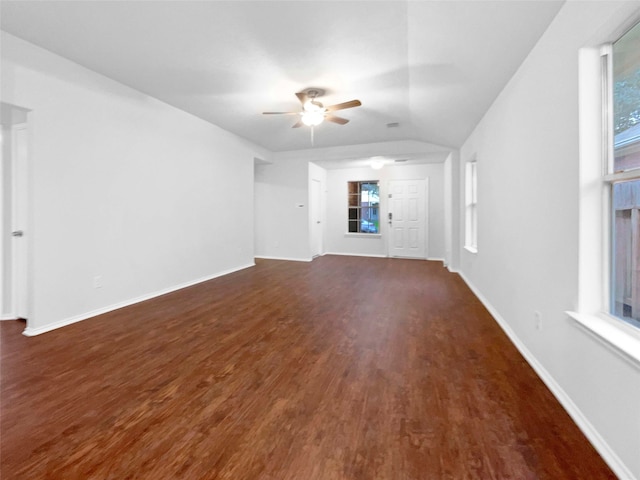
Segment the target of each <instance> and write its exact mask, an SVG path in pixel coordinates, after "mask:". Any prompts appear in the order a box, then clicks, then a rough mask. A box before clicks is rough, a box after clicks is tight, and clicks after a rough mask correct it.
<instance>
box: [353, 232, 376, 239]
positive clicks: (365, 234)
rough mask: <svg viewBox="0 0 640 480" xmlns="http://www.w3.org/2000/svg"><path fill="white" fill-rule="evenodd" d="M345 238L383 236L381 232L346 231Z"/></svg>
mask: <svg viewBox="0 0 640 480" xmlns="http://www.w3.org/2000/svg"><path fill="white" fill-rule="evenodd" d="M344 238H382V234H381V233H349V232H347V233H345V234H344Z"/></svg>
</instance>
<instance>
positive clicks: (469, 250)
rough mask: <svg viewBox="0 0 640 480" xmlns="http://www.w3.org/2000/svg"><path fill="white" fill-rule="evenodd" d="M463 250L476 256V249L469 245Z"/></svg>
mask: <svg viewBox="0 0 640 480" xmlns="http://www.w3.org/2000/svg"><path fill="white" fill-rule="evenodd" d="M464 249H465V250H466V251H467V252H469V253H473V254H477V253H478V247H472V246H470V245H465V246H464Z"/></svg>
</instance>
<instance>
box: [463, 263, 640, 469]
mask: <svg viewBox="0 0 640 480" xmlns="http://www.w3.org/2000/svg"><path fill="white" fill-rule="evenodd" d="M456 273H458V274H459V275H460V277H462V279H463V280H464V281H465V283H466V284H467V286H468V287H469V288H470V289H471V291H472V292H473V293H474V294H475V296H476V297H478V299H479V300H480V301H481V302H482V304H483V305H484V306H485V308H486V309H487V310H488V311H489V313H490V314H491V316H492V317H493V318H494V319H495V321H496V322H497V323H498V325H500V328H502V330H503V331H504V333H506V334H507V336H508V337H509V339H510V340H511V342H512V343H513V344H514V345H515V347H516V348H517V349H518V351H519V352H520V353H521V354H522V356H523V357H524V358H525V360H526V361H527V363H529V365H531V368H533V370H534V371H535V372H536V374H537V375H538V376H539V377H540V379H541V380H542V381H543V382H544V384H545V385H546V386H547V388H549V390H551V393H552V394H553V395H554V396H555V397H556V399H557V400H558V402H560V404H561V405H562V407H563V408H564V409H565V410H566V411H567V413H568V414H569V416H570V417H571V418H572V419H573V421H574V422H575V424H576V425H577V426H578V428H580V430H581V431H582V433H584V435H585V436H586V437H587V439H588V440H589V442H591V444H592V445H593V447H594V448H595V449H596V451H597V452H598V453H599V454H600V456H601V457H602V458H603V460H604V461H605V462H606V463H607V465H609V467H610V468H611V470H613V472H614V473H615V474H616V475H617V476H618V477H619V478H620V479H624V480H638V479H636V477H635V476H634V475H633V473H632V472H631V471H630V470H629V468H627V466H626V465H625V464H624V462H623V461H622V460H621V459H620V457H618V455H617V454H616V453H615V452H614V451H613V450H612V449H611V447H610V446H609V444H608V443H607V442H606V441H605V440H604V439H603V438H602V436H601V435H600V433H599V432H598V430H597V429H596V428H595V427H594V426H593V425H592V424H591V422H590V421H589V420H588V419H587V417H586V416H585V415H584V414H583V413H582V411H581V410H580V409H579V408H578V406H577V405H576V404H575V403H574V402H573V400H572V399H571V397H570V396H569V395H568V394H567V392H565V391H564V389H563V388H562V387H561V386H560V384H559V383H558V382H556V380H555V379H554V378H553V376H552V375H551V374H550V373H549V372H548V371H547V370H546V369H545V368H544V367H543V366H542V364H541V363H540V362H539V361H538V360H537V359H536V357H535V356H534V355H533V353H531V351H530V350H529V349H528V348H527V347H526V345H525V344H524V343H523V342H522V341H521V340H520V339H519V338H518V336H517V335H516V333H515V332H514V331H513V329H512V328H511V327H510V326H509V324H508V323H507V321H506V320H505V319H504V318H503V317H502V316H501V315H500V314H499V313H498V311H497V310H496V309H495V308H494V307H493V305H491V303H489V301H488V300H487V299H486V298H485V297H484V295H482V293H481V292H480V290H478V289H477V288H476V287H475V286H474V285H473V284H472V283H471V282H470V281H469V279H468V278H467V277H466V276H465V275H464V273H462V272H456Z"/></svg>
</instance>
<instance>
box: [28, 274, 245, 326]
mask: <svg viewBox="0 0 640 480" xmlns="http://www.w3.org/2000/svg"><path fill="white" fill-rule="evenodd" d="M253 266H255V263H249V264H246V265H242V266H240V267H236V268H232V269H229V270H223V271H222V272H218V273H214V274H213V275H208V276H206V277H202V278H199V279H197V280H192V281H190V282H185V283H182V284H180V285H176V286H173V287H169V288H165V289H162V290H159V291H157V292H153V293H148V294H146V295H142V296H140V297H136V298H133V299H131V300H125V301H124V302H119V303H116V304H113V305H109V306H108V307H103V308H98V309H96V310H92V311H91V312H87V313H83V314H80V315H76V316H73V317H70V318H66V319H64V320H60V321H58V322H54V323H50V324H47V325H43V326H42V327H36V328H32V327H29V326H27V328H25V329H24V331H23V332H22V334H23V335H25V336H27V337H33V336H35V335H40V334H41V333H46V332H50V331H51V330H55V329H57V328H61V327H66V326H67V325H71V324H73V323H77V322H80V321H82V320H86V319H88V318H92V317H95V316H97V315H102V314H105V313H108V312H112V311H114V310H118V309H119V308H124V307H128V306H130V305H134V304H136V303H140V302H144V301H146V300H150V299H152V298H155V297H159V296H161V295H166V294H167V293H171V292H175V291H177V290H181V289H183V288H187V287H191V286H193V285H196V284H198V283H202V282H206V281H208V280H213V279H214V278H218V277H222V276H224V275H228V274H230V273H234V272H237V271H240V270H244V269H245V268H249V267H253Z"/></svg>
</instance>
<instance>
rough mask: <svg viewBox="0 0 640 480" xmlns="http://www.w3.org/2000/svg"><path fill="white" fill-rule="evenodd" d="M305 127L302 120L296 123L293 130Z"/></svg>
mask: <svg viewBox="0 0 640 480" xmlns="http://www.w3.org/2000/svg"><path fill="white" fill-rule="evenodd" d="M303 125H304V123H302V120H298V121H297V122H296V123H294V124H293V125H292V126H291V128H300V127H302V126H303Z"/></svg>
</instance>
